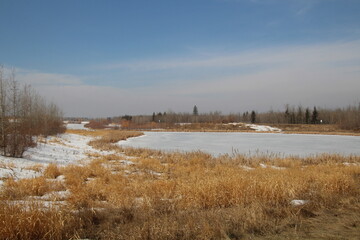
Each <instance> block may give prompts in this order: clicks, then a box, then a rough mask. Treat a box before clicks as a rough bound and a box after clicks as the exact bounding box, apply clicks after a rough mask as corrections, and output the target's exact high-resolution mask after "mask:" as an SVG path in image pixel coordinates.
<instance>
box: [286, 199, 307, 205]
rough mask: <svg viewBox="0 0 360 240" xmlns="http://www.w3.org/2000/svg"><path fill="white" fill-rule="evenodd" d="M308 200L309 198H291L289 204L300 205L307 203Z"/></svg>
mask: <svg viewBox="0 0 360 240" xmlns="http://www.w3.org/2000/svg"><path fill="white" fill-rule="evenodd" d="M308 202H309V200H298V199H294V200H291V202H290V204H291V205H293V206H301V205H304V204H307V203H308Z"/></svg>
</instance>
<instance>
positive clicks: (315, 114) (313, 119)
mask: <svg viewBox="0 0 360 240" xmlns="http://www.w3.org/2000/svg"><path fill="white" fill-rule="evenodd" d="M311 123H312V124H316V123H318V111H317V109H316V107H314V110H313V113H312V116H311Z"/></svg>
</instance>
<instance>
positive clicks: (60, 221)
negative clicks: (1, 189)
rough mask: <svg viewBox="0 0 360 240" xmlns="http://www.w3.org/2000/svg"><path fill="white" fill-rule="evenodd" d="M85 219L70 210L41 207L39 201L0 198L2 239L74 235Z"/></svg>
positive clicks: (67, 237) (69, 237)
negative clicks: (11, 200)
mask: <svg viewBox="0 0 360 240" xmlns="http://www.w3.org/2000/svg"><path fill="white" fill-rule="evenodd" d="M81 223H82V221H81V219H80V218H79V217H75V216H74V215H73V214H71V213H70V212H66V211H59V210H58V209H55V208H51V207H50V208H47V209H42V207H40V206H39V205H37V204H36V203H28V204H19V203H17V204H9V203H4V202H0V238H1V239H23V240H27V239H28V240H32V239H72V238H73V239H74V238H78V231H79V229H81V225H82V224H81Z"/></svg>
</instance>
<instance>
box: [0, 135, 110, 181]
mask: <svg viewBox="0 0 360 240" xmlns="http://www.w3.org/2000/svg"><path fill="white" fill-rule="evenodd" d="M92 139H93V138H92V137H88V136H82V135H77V134H68V133H65V134H61V135H58V136H51V137H48V138H47V139H46V140H45V141H41V142H39V143H38V144H37V146H36V147H34V148H29V149H28V150H27V151H25V153H24V155H23V158H10V157H4V156H0V180H1V179H5V178H9V177H12V178H14V179H21V178H33V177H37V176H40V175H41V172H42V170H43V168H44V166H46V165H48V164H50V163H55V164H60V165H67V164H75V163H80V162H82V161H84V160H85V161H87V160H89V159H91V158H90V157H89V154H91V153H97V154H111V153H113V152H106V151H99V150H96V149H94V148H92V147H91V146H89V145H88V144H87V143H88V142H89V141H90V140H92ZM1 184H2V181H0V185H1Z"/></svg>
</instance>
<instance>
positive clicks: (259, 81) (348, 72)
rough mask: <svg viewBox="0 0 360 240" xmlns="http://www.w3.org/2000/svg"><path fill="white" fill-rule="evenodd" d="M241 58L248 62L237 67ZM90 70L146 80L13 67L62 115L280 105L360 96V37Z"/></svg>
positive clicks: (331, 101)
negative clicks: (109, 80)
mask: <svg viewBox="0 0 360 240" xmlns="http://www.w3.org/2000/svg"><path fill="white" fill-rule="evenodd" d="M204 56H206V57H204ZM248 66H254V67H253V70H252V71H241V69H242V68H246V67H248ZM110 70H119V71H110ZM97 71H98V72H102V73H103V72H110V75H115V76H112V77H114V78H116V74H118V72H121V73H122V74H124V72H125V73H128V74H130V73H129V72H131V74H133V75H136V76H137V77H138V78H142V79H143V81H146V82H147V83H148V84H139V85H137V86H134V87H132V88H124V87H123V86H122V85H124V82H125V81H127V80H126V79H127V78H126V77H124V76H126V74H125V75H124V76H123V78H124V79H125V80H123V81H124V82H121V81H120V83H119V84H117V85H116V86H115V85H110V84H108V85H107V86H106V85H105V84H103V85H102V86H100V85H99V84H97V85H96V86H95V85H94V84H93V85H92V84H90V83H89V81H88V80H87V79H86V78H82V77H78V76H73V75H66V74H52V73H41V72H37V71H25V70H20V71H18V74H17V77H18V79H21V81H25V82H27V83H31V84H32V85H35V87H36V89H37V90H38V91H39V92H40V93H41V94H42V95H44V96H46V97H47V98H49V99H50V100H52V101H54V102H56V103H58V104H59V105H60V106H61V107H62V108H63V109H64V112H65V113H66V115H67V116H92V117H96V116H114V115H122V114H143V113H152V112H154V111H166V110H168V109H172V110H174V111H191V108H192V106H193V105H194V104H197V105H198V106H199V108H200V110H201V111H214V110H221V111H223V112H238V111H240V112H241V111H245V110H251V109H256V110H259V111H263V110H268V109H269V108H271V107H273V108H275V109H276V108H280V109H281V108H282V107H283V106H284V104H286V103H289V104H299V103H301V104H303V105H305V106H313V105H317V106H328V107H332V106H344V105H347V104H350V103H353V102H354V101H360V97H359V93H358V92H359V91H358V90H359V89H360V81H359V76H360V41H352V42H337V43H328V44H316V45H302V46H299V45H298V46H287V47H277V48H267V49H254V50H248V51H246V52H238V53H234V54H219V53H217V54H211V53H209V54H205V55H202V56H201V57H194V56H191V57H187V58H182V59H178V58H170V59H160V60H153V61H150V60H142V61H136V62H131V63H115V64H109V65H106V66H102V67H101V68H98V69H97ZM184 72H185V73H186V74H185V75H183V73H184ZM199 72H201V73H202V74H198V73H199ZM104 75H106V74H104ZM178 76H181V77H178ZM159 77H162V79H163V80H161V81H160V80H159V81H158V80H157V79H158V78H159ZM172 77H173V78H174V79H175V80H174V79H173V80H172V81H169V79H168V78H172ZM102 80H104V79H103V78H101V79H98V82H101V81H102ZM155 80H156V81H155Z"/></svg>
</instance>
